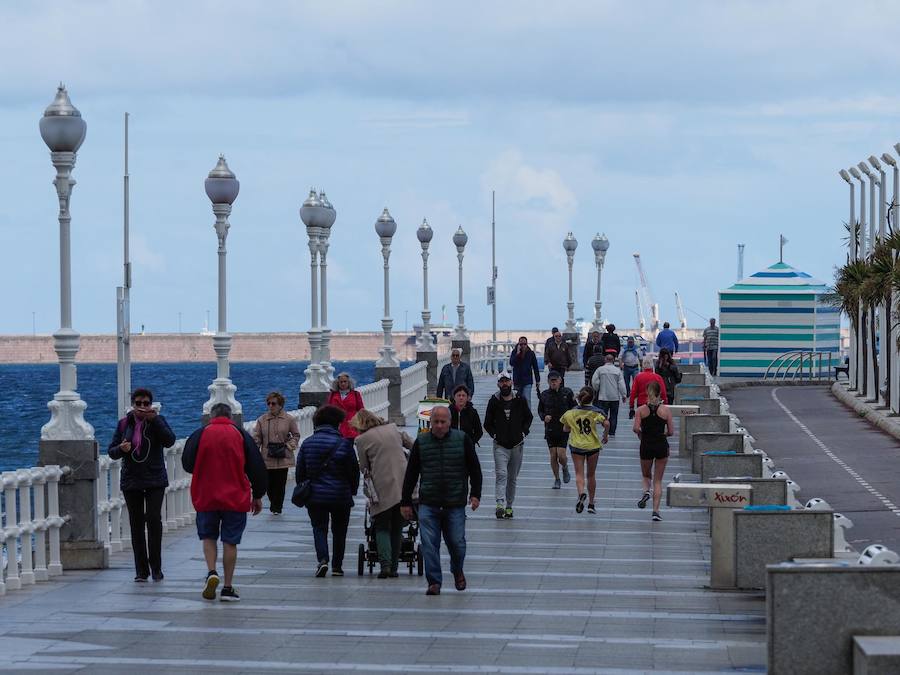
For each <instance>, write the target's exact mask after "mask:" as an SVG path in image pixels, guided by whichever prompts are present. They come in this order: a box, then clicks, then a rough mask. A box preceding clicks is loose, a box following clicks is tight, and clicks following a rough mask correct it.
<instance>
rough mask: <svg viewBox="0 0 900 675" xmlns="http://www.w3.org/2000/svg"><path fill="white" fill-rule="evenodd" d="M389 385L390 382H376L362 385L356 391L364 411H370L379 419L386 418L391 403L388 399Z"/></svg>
mask: <svg viewBox="0 0 900 675" xmlns="http://www.w3.org/2000/svg"><path fill="white" fill-rule="evenodd" d="M390 384H391V381H390V380H378V382H372V383H370V384H366V385H363V386H362V387H360V388H359V389H358V391H359V395H360V396H362V400H363V405H365V407H366V410H370V411H372V412H373V413H375V414H376V415H378V416H380V417H387V416H388V409H389V408H390V407H391V402H390V399H389V398H388V387H389V386H390Z"/></svg>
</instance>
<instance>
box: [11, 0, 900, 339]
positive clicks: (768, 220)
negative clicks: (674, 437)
mask: <svg viewBox="0 0 900 675" xmlns="http://www.w3.org/2000/svg"><path fill="white" fill-rule="evenodd" d="M898 22H900V5H897V4H896V3H891V2H865V1H861V2H855V3H852V4H847V3H843V2H766V1H754V2H737V1H735V2H721V1H720V0H719V1H712V2H703V1H695V2H680V3H676V2H660V1H654V0H649V1H648V2H643V3H633V2H604V1H602V0H598V1H592V2H561V3H556V4H552V5H548V4H547V3H539V2H530V1H527V0H524V1H522V0H517V1H515V2H512V1H509V2H504V1H497V2H490V3H484V2H455V3H446V2H426V1H419V2H412V1H410V2H391V1H385V2H378V3H371V2H361V1H349V0H348V1H346V2H341V1H339V0H336V1H331V2H327V3H326V2H317V3H313V2H282V1H278V0H269V1H267V2H265V3H247V2H231V1H228V0H219V1H217V2H204V1H193V2H167V1H154V2H151V1H149V0H148V1H146V2H142V1H137V0H134V1H127V0H124V1H116V2H112V1H110V2H107V1H99V0H82V1H80V2H79V3H77V4H74V5H73V4H71V3H69V4H60V3H49V2H30V3H2V4H0V83H2V86H0V284H2V286H3V287H5V288H7V289H8V290H7V292H6V293H5V294H4V300H3V311H2V312H0V333H2V334H31V333H32V331H33V330H36V331H37V332H38V333H52V332H53V331H54V330H56V328H57V327H58V326H59V234H58V232H59V231H58V224H57V220H56V218H57V200H56V197H55V192H54V188H53V186H52V179H53V175H54V173H53V168H52V166H51V164H50V158H49V154H48V150H47V148H46V146H45V145H44V144H43V142H42V140H41V138H40V135H39V133H38V121H39V119H40V117H41V115H42V113H43V110H44V108H45V107H46V106H47V105H48V104H49V103H50V102H51V101H52V99H53V96H54V94H55V89H56V86H57V84H58V83H59V82H60V81H62V82H64V83H65V84H66V87H67V88H68V91H69V94H70V96H71V99H72V102H73V103H74V105H75V106H76V107H78V108H79V110H80V111H81V114H82V116H83V118H84V119H85V121H86V122H87V136H86V139H85V142H84V144H83V145H82V147H81V149H80V150H79V152H78V159H77V164H76V167H75V171H74V178H75V179H76V180H77V185H76V187H75V189H74V192H73V196H72V201H71V212H72V255H73V263H72V275H73V324H74V327H75V329H76V330H78V331H80V332H81V333H110V332H114V330H115V325H116V321H115V294H116V291H115V288H116V286H117V285H120V284H121V283H122V271H121V270H122V211H123V207H122V192H123V190H122V172H123V166H122V163H123V161H122V152H123V115H124V112H125V111H128V112H129V113H130V115H131V118H130V119H131V122H130V167H129V170H130V176H131V178H130V180H131V240H132V251H131V254H132V263H133V268H134V269H133V289H132V303H131V304H132V327H133V330H139V328H140V327H141V326H143V327H144V328H145V330H146V331H147V332H176V331H178V330H179V325H180V328H181V330H183V331H184V332H197V331H200V330H201V329H202V328H203V326H204V323H205V321H206V317H207V312H208V311H209V312H210V323H211V325H212V326H214V325H215V322H216V297H217V277H216V274H217V256H216V246H217V243H216V237H215V233H214V230H213V223H214V216H213V214H212V210H211V206H210V203H209V200H208V199H207V197H206V195H205V193H204V190H203V180H204V178H205V177H206V175H207V173H208V172H209V170H210V169H212V168H213V166H214V165H215V163H216V159H217V157H218V154H219V153H224V154H225V156H226V158H227V161H228V164H229V166H230V167H231V169H232V170H233V171H234V172H235V174H236V175H237V177H238V179H239V180H240V182H241V190H240V195H239V196H238V198H237V201H236V202H235V204H234V209H233V212H232V215H231V218H230V222H231V229H230V233H229V236H228V242H227V248H228V328H229V330H230V331H232V332H247V331H303V330H306V329H307V328H309V325H310V288H309V252H308V249H307V237H306V233H305V229H304V227H303V225H302V223H301V222H300V219H299V207H300V205H301V204H302V202H303V200H304V199H305V198H306V196H307V194H308V192H309V189H310V187H316V188H317V189H321V190H325V191H326V192H327V195H328V197H329V199H330V201H331V202H332V203H333V204H334V206H335V208H336V210H337V220H336V222H335V224H334V227H333V228H332V236H331V241H330V249H329V255H328V275H329V276H328V279H329V281H328V297H329V301H328V302H329V307H328V314H329V324H330V327H331V328H332V330H334V331H342V330H354V331H355V330H371V331H378V330H380V319H381V316H382V313H383V297H382V261H381V252H380V244H379V241H378V238H377V236H376V234H375V231H374V223H375V220H376V218H377V217H378V216H379V215H380V213H381V210H382V208H384V207H385V206H387V207H388V208H389V209H390V211H391V213H392V214H393V216H394V218H395V219H396V221H397V224H398V229H397V234H396V235H395V237H394V242H393V253H392V257H391V310H392V315H393V318H394V326H395V328H397V329H403V327H404V325H405V324H407V323H408V325H409V326H412V324H413V323H414V322H417V321H420V312H421V309H422V260H421V257H420V248H419V244H418V241H417V239H416V236H415V230H416V228H417V227H418V226H419V224H420V223H421V222H422V219H423V218H427V219H428V222H429V224H430V225H431V227H432V228H433V230H434V239H433V240H432V243H431V248H430V258H429V261H428V262H429V305H430V308H431V310H432V317H433V318H432V320H433V321H440V319H441V316H442V306H445V308H446V309H445V312H446V319H447V321H448V322H453V323H455V321H456V299H457V274H456V266H457V258H456V250H455V248H454V246H453V245H452V243H451V237H452V235H453V233H454V232H455V231H456V229H457V227H458V226H460V225H461V226H462V227H463V229H464V230H465V231H466V232H467V233H468V235H469V244H468V246H467V248H466V253H465V260H464V294H465V303H466V315H465V316H466V324H467V326H468V327H470V328H476V329H487V328H489V327H490V323H491V314H490V308H489V307H488V306H487V305H486V303H485V298H486V291H485V288H486V286H487V285H489V284H490V267H491V262H490V260H491V227H490V225H491V191H492V190H495V191H496V223H497V266H498V272H499V275H498V282H497V303H498V304H497V321H498V326H499V327H500V328H501V330H502V329H503V328H533V329H536V328H548V329H549V327H550V326H552V325H560V324H562V323H563V322H564V321H565V318H566V300H567V292H568V284H567V265H566V258H565V254H564V251H563V248H562V240H563V238H564V237H565V235H566V233H567V232H569V231H571V232H573V233H574V235H575V237H576V238H577V240H578V249H577V251H576V253H575V262H574V285H575V294H574V301H575V314H576V316H584V317H586V318H588V319H590V318H592V315H593V303H594V299H595V297H594V296H595V293H596V267H595V264H594V257H593V253H592V251H591V248H590V240H591V238H592V237H593V236H594V235H595V234H596V233H599V232H602V233H605V234H606V236H607V237H608V238H609V242H610V248H609V252H608V254H607V258H606V264H605V267H604V271H603V287H602V301H603V318H604V319H605V320H608V321H612V322H614V323H617V324H618V325H619V326H634V325H635V324H636V323H637V315H636V311H635V302H634V291H635V288H636V286H637V275H636V271H635V265H634V259H633V257H632V254H633V253H635V252H639V253H640V255H641V259H642V261H643V264H644V267H645V271H646V273H647V278H648V281H649V285H650V291H651V295H652V297H653V299H654V301H655V302H657V303H659V305H660V314H661V318H662V319H664V320H665V319H668V320H670V321H672V323H673V324H675V323H676V322H677V315H676V309H675V301H674V292H675V291H678V292H679V294H680V295H681V298H682V301H683V303H684V305H685V307H686V309H687V319H688V325H689V326H695V327H699V326H701V325H702V324H704V323H705V318H706V317H710V316H715V315H716V314H717V309H716V306H717V296H716V292H717V291H718V290H719V289H722V288H725V287H727V286H729V285H731V284H732V283H734V281H735V279H736V270H737V244H738V243H743V244H745V245H746V249H745V262H744V270H745V275H749V274H751V273H753V272H755V271H758V270H759V269H761V268H763V267H767V266H768V265H771V264H772V263H774V262H777V260H778V237H779V235H780V234H784V236H785V237H786V238H787V239H788V244H787V245H786V247H785V262H788V263H789V264H792V265H794V266H795V267H797V268H799V269H801V270H803V271H805V272H808V273H810V274H812V275H813V276H815V277H818V278H820V279H823V280H826V281H831V279H832V277H833V271H834V267H835V266H836V265H838V264H840V263H841V262H842V261H843V259H844V256H845V250H844V249H843V248H842V242H841V234H842V230H843V227H842V223H843V222H844V221H846V220H847V217H848V209H849V206H848V194H849V192H848V187H847V185H846V184H845V183H844V182H843V181H841V179H840V178H839V177H838V173H837V172H838V170H839V169H841V168H846V167H849V166H852V165H855V164H856V163H857V162H859V161H862V160H864V159H865V158H867V157H868V156H869V155H870V154H873V153H874V154H876V155H879V156H880V155H881V153H882V152H886V151H889V150H891V148H892V146H893V144H894V143H895V142H897V141H900V124H898V113H900V93H898V80H897V77H896V74H897V72H898V71H900V38H898V37H897V33H896V26H897V25H898ZM888 199H889V198H888Z"/></svg>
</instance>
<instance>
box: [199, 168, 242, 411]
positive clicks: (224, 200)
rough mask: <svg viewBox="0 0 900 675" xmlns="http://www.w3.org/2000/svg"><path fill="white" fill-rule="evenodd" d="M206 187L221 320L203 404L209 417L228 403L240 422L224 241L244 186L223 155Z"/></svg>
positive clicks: (219, 318) (214, 340) (211, 172)
mask: <svg viewBox="0 0 900 675" xmlns="http://www.w3.org/2000/svg"><path fill="white" fill-rule="evenodd" d="M204 187H205V189H206V195H207V196H208V197H209V200H210V201H211V202H212V210H213V213H214V214H215V216H216V223H215V225H214V227H215V230H216V238H217V239H218V241H219V247H218V255H219V275H218V276H219V310H218V314H219V317H218V322H219V323H218V326H217V327H216V334H215V335H214V336H213V349H214V350H215V352H216V379H214V380H213V381H212V384H211V385H209V400H208V401H207V402H206V403H204V404H203V417H204V418H208V417H209V415H210V411H211V410H212V407H213V406H214V405H216V404H217V403H227V404H228V406H229V407H230V408H231V412H232V417H233V418H234V419H235V421H236V422H237V423H238V424H240V423H241V418H242V410H241V404H240V403H238V400H237V399H236V398H235V395H234V394H235V392H236V391H237V387H235V386H234V384H232V382H231V372H230V371H231V366H230V364H229V361H228V355H229V354H230V352H231V335H230V334H229V333H228V315H227V307H228V298H227V285H226V278H227V277H226V260H227V250H226V248H225V240H226V239H227V238H228V230H229V229H230V228H231V224H230V223H229V222H228V216H229V215H230V214H231V205H232V204H233V203H234V200H235V199H237V196H238V192H239V191H240V187H241V185H240V183H239V182H238V180H237V178H235V175H234V173H232V171H231V169H229V168H228V164H227V162H226V161H225V156H224V155H219V161H218V162H217V163H216V166H215V167H213V170H212V171H210V172H209V176H208V177H207V179H206V181H205V183H204Z"/></svg>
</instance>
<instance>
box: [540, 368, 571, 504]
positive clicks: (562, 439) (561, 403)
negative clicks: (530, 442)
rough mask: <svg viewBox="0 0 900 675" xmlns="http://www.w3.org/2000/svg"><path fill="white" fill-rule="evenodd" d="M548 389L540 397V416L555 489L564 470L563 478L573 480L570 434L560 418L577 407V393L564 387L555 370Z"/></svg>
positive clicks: (550, 374)
mask: <svg viewBox="0 0 900 675" xmlns="http://www.w3.org/2000/svg"><path fill="white" fill-rule="evenodd" d="M547 384H548V387H549V388H548V389H545V390H544V391H542V392H541V395H540V396H539V397H538V417H540V418H541V419H542V420H543V421H544V439H545V440H546V441H547V448H548V449H549V451H550V470H551V471H552V472H553V489H554V490H559V489H560V488H561V487H562V486H561V484H560V480H559V475H560V471H562V480H563V482H564V483H568V482H569V481H570V480H571V475H570V474H569V460H568V450H567V446H568V444H569V434H568V433H567V432H566V431H564V430H563V424H562V422H561V421H560V418H561V417H562V416H563V413H564V412H566V411H567V410H570V409H571V408H574V407H575V395H574V394H573V393H572V390H571V389H569V388H568V387H564V386H563V383H562V377H560V374H559V373H557V372H556V371H555V370H551V371H550V373H549V374H548V375H547Z"/></svg>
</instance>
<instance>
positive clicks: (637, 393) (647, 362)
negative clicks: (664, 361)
mask: <svg viewBox="0 0 900 675" xmlns="http://www.w3.org/2000/svg"><path fill="white" fill-rule="evenodd" d="M641 367H642V368H643V370H642V371H641V372H639V373H638V374H637V376H636V377H635V378H634V382H632V383H631V396H630V398H629V399H628V407H629V408H630V409H631V410H630V412H629V413H628V417H629V418H633V417H634V411H635V409H636V408H639V407H640V406H642V405H644V404H645V403H647V385H648V384H649V383H650V382H658V383H659V397H660V399H661V400H662V402H663V403H668V402H669V399H668V398H667V394H666V383H665V382H663V379H662V378H661V377H660V376H659V375H657V374H656V373H654V372H653V357H652V356H645V357H644V358H643V359H642V360H641ZM635 399H637V406H635V405H634V402H635Z"/></svg>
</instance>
